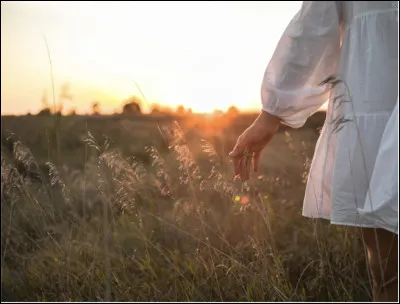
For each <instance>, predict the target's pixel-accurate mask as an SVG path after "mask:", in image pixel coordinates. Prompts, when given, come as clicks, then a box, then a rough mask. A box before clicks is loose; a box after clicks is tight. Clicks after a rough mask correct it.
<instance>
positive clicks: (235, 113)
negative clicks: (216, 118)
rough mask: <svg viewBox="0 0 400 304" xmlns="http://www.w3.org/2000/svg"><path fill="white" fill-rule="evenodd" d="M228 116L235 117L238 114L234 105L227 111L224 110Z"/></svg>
mask: <svg viewBox="0 0 400 304" xmlns="http://www.w3.org/2000/svg"><path fill="white" fill-rule="evenodd" d="M226 115H227V116H228V117H235V116H238V115H239V110H238V108H236V107H235V106H230V107H229V109H228V111H227V112H226Z"/></svg>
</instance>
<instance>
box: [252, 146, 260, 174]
mask: <svg viewBox="0 0 400 304" xmlns="http://www.w3.org/2000/svg"><path fill="white" fill-rule="evenodd" d="M260 155H261V151H258V152H254V154H253V168H254V172H258V170H259V169H260Z"/></svg>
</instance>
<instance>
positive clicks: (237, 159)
mask: <svg viewBox="0 0 400 304" xmlns="http://www.w3.org/2000/svg"><path fill="white" fill-rule="evenodd" d="M232 162H233V171H234V173H235V175H239V172H240V163H241V158H240V157H232Z"/></svg>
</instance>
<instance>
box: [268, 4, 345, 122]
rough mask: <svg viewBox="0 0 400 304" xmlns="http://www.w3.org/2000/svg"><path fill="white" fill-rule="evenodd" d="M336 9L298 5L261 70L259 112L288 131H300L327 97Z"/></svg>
mask: <svg viewBox="0 0 400 304" xmlns="http://www.w3.org/2000/svg"><path fill="white" fill-rule="evenodd" d="M339 8H340V6H339V4H338V3H337V2H336V1H304V2H303V5H302V7H301V9H300V11H299V12H298V13H297V14H296V15H295V17H294V18H293V19H292V21H291V22H290V23H289V25H288V27H287V28H286V30H285V31H284V33H283V35H282V37H281V39H280V40H279V43H278V45H277V47H276V49H275V52H274V54H273V56H272V58H271V60H270V62H269V64H268V67H267V69H266V71H265V74H264V78H263V82H262V86H261V99H262V109H263V111H266V112H268V113H270V114H272V115H275V116H278V117H280V118H281V120H282V123H284V124H286V125H289V126H290V127H293V128H299V127H301V126H303V125H304V124H305V122H306V120H307V118H308V117H309V116H310V115H311V114H313V113H314V112H316V111H317V110H318V109H319V108H320V107H321V106H322V104H323V103H324V102H325V101H327V100H328V98H329V93H330V92H329V89H330V86H329V85H325V86H319V84H320V83H321V82H322V81H323V80H324V79H326V78H327V77H328V76H330V75H332V74H336V72H337V65H338V61H339V57H340V48H341V43H340V39H341V37H340V20H341V18H340V9H339Z"/></svg>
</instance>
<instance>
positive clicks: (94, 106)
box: [92, 101, 100, 115]
mask: <svg viewBox="0 0 400 304" xmlns="http://www.w3.org/2000/svg"><path fill="white" fill-rule="evenodd" d="M92 115H100V105H99V103H98V102H97V101H95V102H93V104H92Z"/></svg>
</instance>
